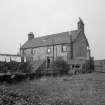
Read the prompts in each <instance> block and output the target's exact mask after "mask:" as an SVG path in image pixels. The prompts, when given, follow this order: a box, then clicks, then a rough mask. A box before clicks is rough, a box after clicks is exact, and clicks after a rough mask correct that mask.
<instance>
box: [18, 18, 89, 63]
mask: <svg viewBox="0 0 105 105" xmlns="http://www.w3.org/2000/svg"><path fill="white" fill-rule="evenodd" d="M77 26H78V29H77V30H73V31H67V32H62V33H56V34H52V35H46V36H42V37H36V38H35V37H34V34H33V33H32V32H31V33H29V34H28V40H27V41H26V42H25V43H24V45H22V47H21V48H20V54H21V56H22V57H25V58H26V60H27V61H29V62H35V61H41V60H46V61H47V60H48V59H49V60H50V62H51V61H53V60H55V59H56V58H57V57H62V58H63V59H64V60H65V61H67V62H68V63H69V64H71V65H76V64H79V65H82V64H85V62H86V61H87V60H89V59H90V49H89V43H88V40H87V38H86V36H85V33H84V22H83V21H82V19H79V21H78V23H77Z"/></svg>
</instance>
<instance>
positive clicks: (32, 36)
mask: <svg viewBox="0 0 105 105" xmlns="http://www.w3.org/2000/svg"><path fill="white" fill-rule="evenodd" d="M32 39H34V33H33V32H30V33H29V34H28V41H30V40H32Z"/></svg>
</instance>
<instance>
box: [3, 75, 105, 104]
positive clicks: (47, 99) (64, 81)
mask: <svg viewBox="0 0 105 105" xmlns="http://www.w3.org/2000/svg"><path fill="white" fill-rule="evenodd" d="M1 87H3V86H1ZM7 87H8V91H14V92H18V93H19V94H20V96H21V95H23V96H30V97H31V99H32V98H33V99H36V98H38V100H39V101H40V100H41V102H42V103H46V105H61V104H60V102H61V103H63V104H62V105H105V74H104V73H91V74H81V75H74V76H72V77H70V76H63V77H56V78H52V77H46V78H45V77H43V78H42V79H40V80H32V81H29V80H26V81H24V82H21V83H19V84H17V85H11V86H9V85H8V86H7ZM36 96H38V97H36ZM59 101H60V102H59ZM69 101H70V102H69ZM55 102H56V104H55ZM68 103H69V104H68ZM70 103H71V104H70ZM5 105H9V104H5ZM11 105H12V104H11ZM16 105H28V104H22V103H20V104H16ZM30 105H37V104H30Z"/></svg>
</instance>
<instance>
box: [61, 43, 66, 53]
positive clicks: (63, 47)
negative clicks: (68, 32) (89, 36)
mask: <svg viewBox="0 0 105 105" xmlns="http://www.w3.org/2000/svg"><path fill="white" fill-rule="evenodd" d="M61 50H62V52H66V51H67V46H66V45H64V44H63V45H62V48H61Z"/></svg>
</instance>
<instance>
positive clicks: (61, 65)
mask: <svg viewBox="0 0 105 105" xmlns="http://www.w3.org/2000/svg"><path fill="white" fill-rule="evenodd" d="M51 69H52V70H53V71H54V72H56V73H60V74H67V73H68V71H69V69H70V68H69V64H67V62H66V61H64V60H63V59H62V57H57V58H56V60H55V61H54V62H53V63H52V64H51Z"/></svg>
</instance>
